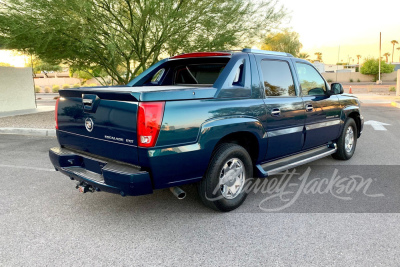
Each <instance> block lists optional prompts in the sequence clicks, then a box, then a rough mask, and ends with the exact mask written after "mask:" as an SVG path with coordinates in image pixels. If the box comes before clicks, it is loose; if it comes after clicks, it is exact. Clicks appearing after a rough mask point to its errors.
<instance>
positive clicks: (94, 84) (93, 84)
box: [89, 83, 97, 86]
mask: <svg viewBox="0 0 400 267" xmlns="http://www.w3.org/2000/svg"><path fill="white" fill-rule="evenodd" d="M89 86H97V84H96V83H91V84H89Z"/></svg>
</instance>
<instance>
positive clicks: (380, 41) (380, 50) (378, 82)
mask: <svg viewBox="0 0 400 267" xmlns="http://www.w3.org/2000/svg"><path fill="white" fill-rule="evenodd" d="M381 53H382V32H380V33H379V79H378V80H377V81H376V84H382V81H381Z"/></svg>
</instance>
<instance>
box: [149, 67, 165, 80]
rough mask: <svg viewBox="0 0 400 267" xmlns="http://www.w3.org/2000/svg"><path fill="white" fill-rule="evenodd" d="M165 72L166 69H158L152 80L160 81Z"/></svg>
mask: <svg viewBox="0 0 400 267" xmlns="http://www.w3.org/2000/svg"><path fill="white" fill-rule="evenodd" d="M164 72H165V69H160V70H159V71H157V73H156V74H154V76H153V78H151V81H152V82H155V83H158V82H159V81H160V80H161V78H162V76H163V74H164Z"/></svg>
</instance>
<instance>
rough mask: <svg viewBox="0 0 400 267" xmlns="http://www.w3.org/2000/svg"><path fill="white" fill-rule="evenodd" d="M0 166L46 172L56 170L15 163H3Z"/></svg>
mask: <svg viewBox="0 0 400 267" xmlns="http://www.w3.org/2000/svg"><path fill="white" fill-rule="evenodd" d="M0 167H5V168H16V169H27V170H35V171H46V172H55V171H56V170H54V169H45V168H36V167H28V166H17V165H4V164H0Z"/></svg>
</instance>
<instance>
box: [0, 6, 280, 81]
mask: <svg viewBox="0 0 400 267" xmlns="http://www.w3.org/2000/svg"><path fill="white" fill-rule="evenodd" d="M6 3H7V4H6V5H3V7H2V9H3V12H0V36H1V38H0V46H1V47H4V48H8V49H16V50H19V51H25V52H27V53H32V54H33V55H35V56H37V57H38V58H41V59H42V60H44V61H46V62H49V63H53V64H57V63H59V62H63V63H64V64H67V65H69V66H72V67H74V68H75V69H78V70H89V69H92V68H95V67H98V68H100V69H101V70H102V71H105V72H106V73H107V75H109V76H110V77H111V78H112V79H113V80H114V81H115V83H117V84H126V83H127V82H129V81H130V80H131V79H132V77H135V76H136V75H138V73H140V72H141V71H143V69H146V68H147V67H149V66H150V65H152V64H154V63H155V62H157V61H158V60H159V59H160V58H161V57H163V56H165V55H176V54H179V53H182V52H193V51H215V50H224V49H232V48H237V47H243V46H246V45H249V46H251V45H252V44H254V43H255V42H257V40H259V39H261V37H262V36H265V33H266V32H268V31H270V30H272V29H277V28H278V26H279V24H280V22H281V20H282V18H284V17H285V16H286V11H285V9H284V8H282V7H281V5H280V4H279V3H277V1H275V0H260V1H249V0H202V1H197V0H186V1H183V0H182V1H176V0H163V1H159V0H148V1H133V0H113V1H110V0H85V1H82V0H68V1H66V0H52V1H48V0H7V1H6Z"/></svg>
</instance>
